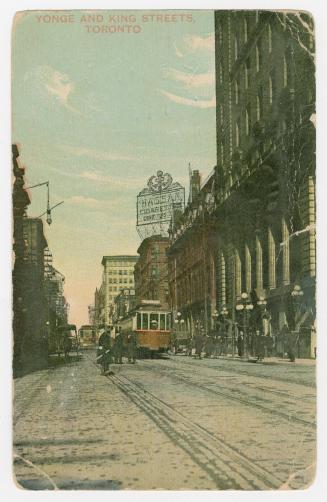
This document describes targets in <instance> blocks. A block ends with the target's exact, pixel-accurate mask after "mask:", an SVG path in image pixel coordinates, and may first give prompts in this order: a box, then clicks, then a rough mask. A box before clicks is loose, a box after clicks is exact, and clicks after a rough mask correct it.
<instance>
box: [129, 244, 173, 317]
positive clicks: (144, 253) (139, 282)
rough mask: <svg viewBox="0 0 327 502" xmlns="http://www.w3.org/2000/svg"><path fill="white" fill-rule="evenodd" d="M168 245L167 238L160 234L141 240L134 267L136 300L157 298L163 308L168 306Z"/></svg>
mask: <svg viewBox="0 0 327 502" xmlns="http://www.w3.org/2000/svg"><path fill="white" fill-rule="evenodd" d="M168 246H169V238H168V237H163V236H161V235H153V236H151V237H147V238H146V239H144V240H143V241H142V243H141V245H140V247H139V248H138V250H137V252H138V253H139V255H140V258H139V260H138V262H137V263H136V265H135V269H134V277H135V296H136V302H140V301H141V300H159V301H160V304H161V306H162V307H163V308H168V291H169V290H168V259H167V254H166V250H167V248H168Z"/></svg>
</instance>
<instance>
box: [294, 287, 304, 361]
mask: <svg viewBox="0 0 327 502" xmlns="http://www.w3.org/2000/svg"><path fill="white" fill-rule="evenodd" d="M303 296H304V292H303V289H302V288H301V286H299V285H298V284H295V285H294V288H293V291H292V292H291V297H292V302H293V306H294V331H295V332H296V333H297V337H296V344H297V349H298V354H299V335H300V333H299V328H300V327H299V328H298V329H297V323H298V320H299V317H300V312H301V308H302V301H303ZM293 346H294V348H295V343H294V345H293Z"/></svg>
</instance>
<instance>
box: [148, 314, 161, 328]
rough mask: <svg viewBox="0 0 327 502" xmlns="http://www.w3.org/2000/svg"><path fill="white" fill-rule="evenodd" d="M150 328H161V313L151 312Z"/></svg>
mask: <svg viewBox="0 0 327 502" xmlns="http://www.w3.org/2000/svg"><path fill="white" fill-rule="evenodd" d="M150 329H159V315H158V314H150Z"/></svg>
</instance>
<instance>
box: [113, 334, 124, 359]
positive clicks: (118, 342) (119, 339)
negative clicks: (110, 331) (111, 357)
mask: <svg viewBox="0 0 327 502" xmlns="http://www.w3.org/2000/svg"><path fill="white" fill-rule="evenodd" d="M114 352H115V363H116V364H123V335H122V333H121V331H118V333H117V335H116V338H115V350H114Z"/></svg>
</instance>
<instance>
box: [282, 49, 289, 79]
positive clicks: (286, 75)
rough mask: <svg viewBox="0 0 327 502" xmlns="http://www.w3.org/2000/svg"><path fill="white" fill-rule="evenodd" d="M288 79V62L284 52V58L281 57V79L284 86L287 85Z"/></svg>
mask: <svg viewBox="0 0 327 502" xmlns="http://www.w3.org/2000/svg"><path fill="white" fill-rule="evenodd" d="M288 79H289V75H288V63H287V58H286V56H285V54H284V58H283V81H284V87H287V85H288Z"/></svg>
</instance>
